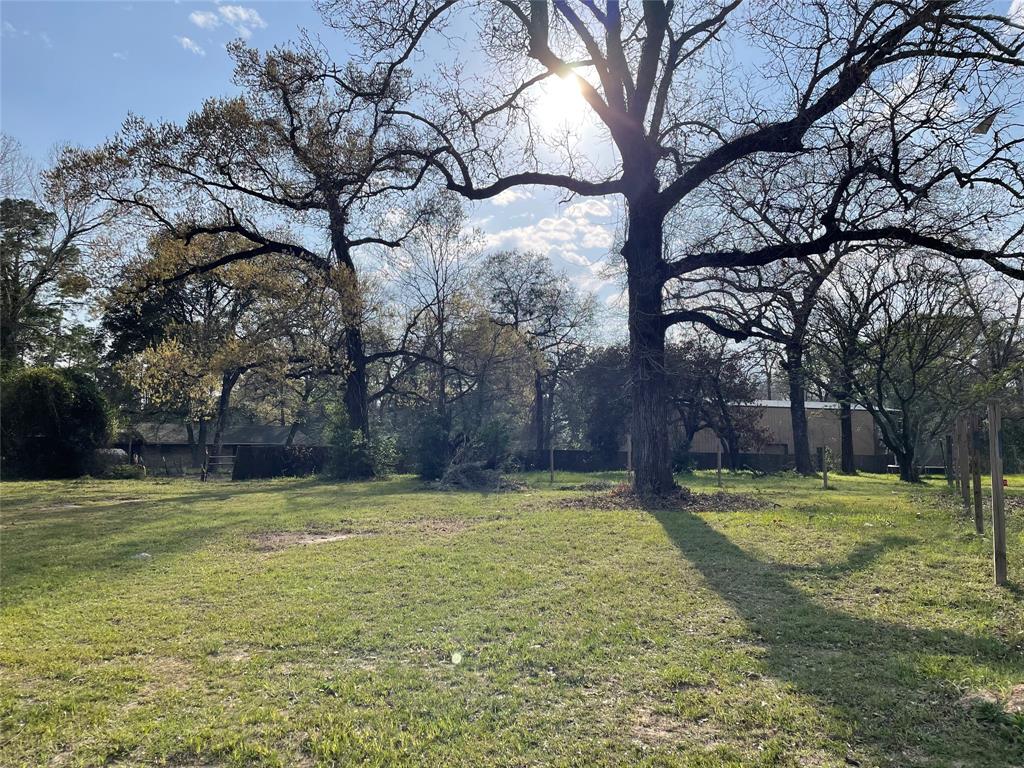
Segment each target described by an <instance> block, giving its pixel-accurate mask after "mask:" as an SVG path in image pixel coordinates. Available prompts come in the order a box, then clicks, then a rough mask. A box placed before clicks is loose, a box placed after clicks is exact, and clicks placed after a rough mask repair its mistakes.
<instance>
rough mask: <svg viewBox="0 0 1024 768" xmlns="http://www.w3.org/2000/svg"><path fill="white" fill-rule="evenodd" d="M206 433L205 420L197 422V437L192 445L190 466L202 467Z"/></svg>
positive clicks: (204, 456) (204, 455)
mask: <svg viewBox="0 0 1024 768" xmlns="http://www.w3.org/2000/svg"><path fill="white" fill-rule="evenodd" d="M206 433H207V425H206V419H200V420H199V436H198V437H197V438H196V441H195V442H194V443H193V444H192V466H193V467H201V466H203V460H204V459H205V458H206Z"/></svg>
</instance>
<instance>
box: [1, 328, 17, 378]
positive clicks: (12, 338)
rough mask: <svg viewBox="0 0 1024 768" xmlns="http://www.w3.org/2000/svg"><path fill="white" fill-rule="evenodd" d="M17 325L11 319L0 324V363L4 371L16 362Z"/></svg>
mask: <svg viewBox="0 0 1024 768" xmlns="http://www.w3.org/2000/svg"><path fill="white" fill-rule="evenodd" d="M17 327H18V323H17V321H16V320H14V319H13V318H11V319H5V320H4V322H3V323H0V362H2V363H3V368H4V370H7V369H9V368H11V367H13V366H14V365H15V364H16V363H17V362H18V335H17Z"/></svg>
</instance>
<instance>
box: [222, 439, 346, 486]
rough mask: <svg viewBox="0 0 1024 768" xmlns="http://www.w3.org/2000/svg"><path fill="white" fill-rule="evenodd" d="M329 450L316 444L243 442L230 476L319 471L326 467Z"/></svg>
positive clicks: (296, 474)
mask: <svg viewBox="0 0 1024 768" xmlns="http://www.w3.org/2000/svg"><path fill="white" fill-rule="evenodd" d="M329 454H330V451H329V450H328V449H325V448H323V447H321V446H314V445H287V446H286V445H240V446H238V450H237V451H236V452H235V462H234V467H233V469H232V472H231V479H232V480H251V479H254V478H268V477H305V476H307V475H318V474H320V473H321V472H323V471H324V469H325V467H327V465H328V459H329Z"/></svg>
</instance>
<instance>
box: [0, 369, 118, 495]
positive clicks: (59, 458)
mask: <svg viewBox="0 0 1024 768" xmlns="http://www.w3.org/2000/svg"><path fill="white" fill-rule="evenodd" d="M0 422H2V424H0V454H2V457H3V465H4V470H5V473H9V474H13V475H17V476H21V477H77V476H78V475H81V474H83V473H84V472H87V471H88V470H89V463H90V460H91V458H92V455H93V451H94V450H95V449H97V448H101V447H103V446H104V445H106V443H107V439H108V437H109V431H110V422H109V418H108V416H107V408H106V403H105V402H104V400H103V397H102V396H101V395H100V393H99V390H98V389H97V388H96V384H95V383H94V382H93V381H92V379H90V378H89V377H88V376H86V375H85V374H83V373H80V372H78V371H74V370H70V369H68V370H58V369H55V368H28V369H25V370H23V371H19V372H17V373H15V374H14V375H13V376H11V378H10V379H9V380H8V381H7V382H6V383H5V386H4V391H3V396H2V400H0Z"/></svg>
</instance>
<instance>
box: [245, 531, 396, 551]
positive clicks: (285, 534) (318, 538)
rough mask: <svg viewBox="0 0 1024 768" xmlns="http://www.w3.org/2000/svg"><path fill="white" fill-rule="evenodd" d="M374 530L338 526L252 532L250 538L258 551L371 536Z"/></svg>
mask: <svg viewBox="0 0 1024 768" xmlns="http://www.w3.org/2000/svg"><path fill="white" fill-rule="evenodd" d="M375 534H376V531H355V530H353V529H351V528H338V529H335V530H330V531H321V530H305V531H272V532H269V533H254V534H253V535H252V536H251V537H250V538H251V539H252V541H253V542H254V543H255V544H256V549H258V550H259V551H260V552H274V551H276V550H279V549H287V548H288V547H309V546H313V545H315V544H331V543H333V542H336V541H346V540H347V539H352V538H355V537H356V536H373V535H375Z"/></svg>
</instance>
